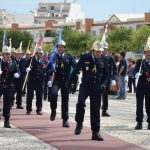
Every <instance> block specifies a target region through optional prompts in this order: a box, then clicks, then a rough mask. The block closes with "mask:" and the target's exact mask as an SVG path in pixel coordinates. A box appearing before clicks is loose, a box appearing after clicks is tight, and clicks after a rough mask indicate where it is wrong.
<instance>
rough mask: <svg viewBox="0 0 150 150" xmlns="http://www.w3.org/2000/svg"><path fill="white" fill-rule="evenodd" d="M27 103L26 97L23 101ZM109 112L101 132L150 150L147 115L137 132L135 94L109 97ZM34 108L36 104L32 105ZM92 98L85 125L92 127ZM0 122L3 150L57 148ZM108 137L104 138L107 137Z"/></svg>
mask: <svg viewBox="0 0 150 150" xmlns="http://www.w3.org/2000/svg"><path fill="white" fill-rule="evenodd" d="M77 94H78V93H76V94H74V95H72V94H71V95H70V102H69V106H70V107H69V114H70V119H69V121H72V122H74V116H75V110H76V107H75V106H76V102H77ZM23 99H24V102H25V97H24V98H23ZM109 99H110V100H109V111H108V112H109V113H110V114H111V117H101V131H102V132H105V133H107V134H109V135H113V136H115V137H118V138H120V139H122V140H125V141H127V142H130V143H134V144H136V145H139V146H141V147H144V148H147V149H150V130H147V129H146V128H147V123H146V115H145V118H144V123H143V130H139V131H135V130H134V127H135V124H136V122H135V94H128V96H127V99H126V100H115V99H113V98H111V97H110V98H109ZM33 104H34V107H35V102H33ZM60 106H61V101H60V97H59V100H58V108H57V116H58V117H60V116H61V112H60V111H61V109H60ZM43 111H44V112H47V113H49V114H50V109H49V102H47V101H44V102H43ZM89 112H90V111H89V99H87V101H86V113H85V119H84V120H85V121H84V126H88V127H90V113H89ZM2 126H3V123H2V121H1V123H0V150H10V149H11V150H33V148H34V149H35V150H36V149H38V150H56V148H55V147H53V146H51V145H49V144H47V143H45V142H43V141H41V140H39V139H37V138H36V137H34V136H31V135H30V134H28V133H26V132H24V131H22V130H20V129H17V128H15V127H13V128H11V129H5V128H3V127H2ZM104 138H105V137H104Z"/></svg>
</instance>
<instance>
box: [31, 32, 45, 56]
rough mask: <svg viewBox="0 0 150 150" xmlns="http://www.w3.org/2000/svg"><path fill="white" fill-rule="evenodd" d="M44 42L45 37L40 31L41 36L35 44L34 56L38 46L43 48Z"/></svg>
mask: <svg viewBox="0 0 150 150" xmlns="http://www.w3.org/2000/svg"><path fill="white" fill-rule="evenodd" d="M42 44H43V37H42V34H41V33H40V38H39V40H38V41H37V42H36V44H35V48H34V51H33V54H32V56H35V51H36V48H37V47H40V48H42Z"/></svg>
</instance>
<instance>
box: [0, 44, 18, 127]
mask: <svg viewBox="0 0 150 150" xmlns="http://www.w3.org/2000/svg"><path fill="white" fill-rule="evenodd" d="M2 54H3V59H2V62H1V66H0V68H1V81H0V83H1V85H0V86H1V88H2V94H3V117H4V127H5V128H11V126H10V123H9V118H10V109H11V106H12V101H13V92H14V84H13V81H14V78H19V77H20V72H19V69H18V67H17V64H16V62H15V61H12V60H11V49H10V48H9V47H7V46H4V47H3V50H2Z"/></svg>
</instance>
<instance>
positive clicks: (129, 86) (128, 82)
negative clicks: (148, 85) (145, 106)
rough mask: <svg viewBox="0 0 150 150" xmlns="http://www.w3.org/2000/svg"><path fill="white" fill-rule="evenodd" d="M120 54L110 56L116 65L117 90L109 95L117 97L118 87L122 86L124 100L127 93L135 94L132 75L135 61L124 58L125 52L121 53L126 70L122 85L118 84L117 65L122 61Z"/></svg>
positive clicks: (133, 76) (134, 81) (130, 58)
mask: <svg viewBox="0 0 150 150" xmlns="http://www.w3.org/2000/svg"><path fill="white" fill-rule="evenodd" d="M121 55H122V52H121V53H120V54H119V53H116V54H112V57H113V59H114V61H115V63H116V68H117V75H116V82H117V84H118V88H117V90H116V91H113V92H111V93H113V95H118V92H119V89H120V86H124V88H125V91H126V92H125V97H124V99H125V98H126V96H127V93H135V92H136V84H135V83H136V80H135V75H134V68H135V63H136V60H135V59H134V58H132V57H129V58H125V52H123V55H124V60H125V61H126V64H127V68H126V70H125V72H124V79H125V80H124V81H125V82H123V85H121V84H120V82H119V70H118V69H120V68H119V64H120V62H121V60H122V56H121Z"/></svg>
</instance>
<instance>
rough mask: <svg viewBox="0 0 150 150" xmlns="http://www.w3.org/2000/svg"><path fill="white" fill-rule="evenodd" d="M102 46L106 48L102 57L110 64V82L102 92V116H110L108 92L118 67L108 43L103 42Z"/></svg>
mask: <svg viewBox="0 0 150 150" xmlns="http://www.w3.org/2000/svg"><path fill="white" fill-rule="evenodd" d="M102 47H103V49H104V51H103V54H102V57H104V58H105V59H106V64H107V66H108V71H109V82H108V84H107V86H106V91H105V92H104V93H103V94H102V102H103V103H102V116H105V117H109V116H110V114H109V113H108V112H107V110H108V93H109V89H110V82H111V81H112V80H114V79H115V76H116V72H117V68H116V64H115V61H114V59H113V58H112V57H111V56H110V54H109V52H108V50H109V47H108V44H107V43H103V44H102Z"/></svg>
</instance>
